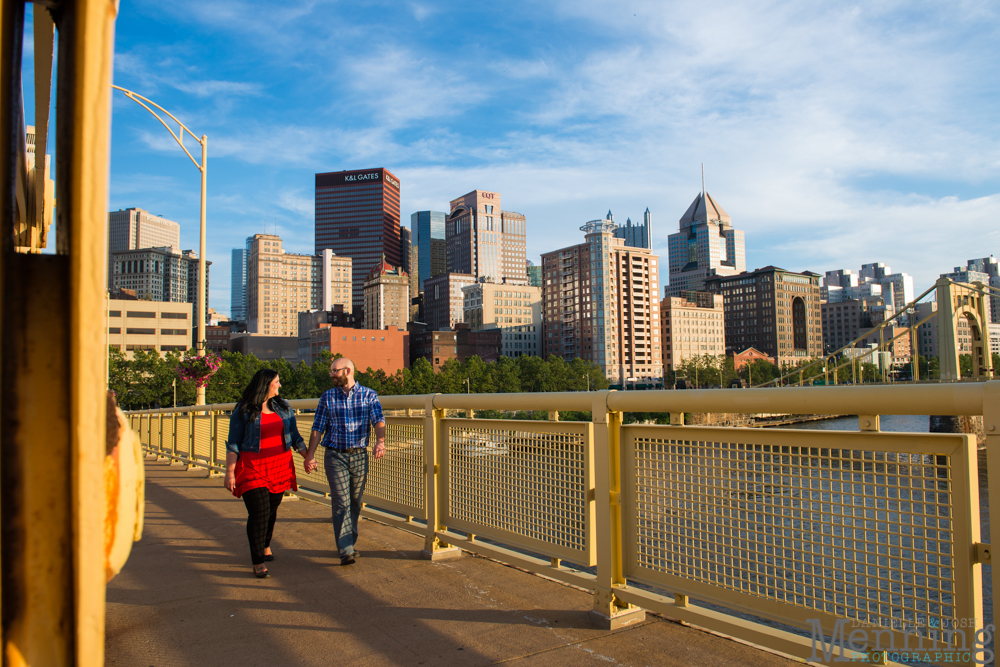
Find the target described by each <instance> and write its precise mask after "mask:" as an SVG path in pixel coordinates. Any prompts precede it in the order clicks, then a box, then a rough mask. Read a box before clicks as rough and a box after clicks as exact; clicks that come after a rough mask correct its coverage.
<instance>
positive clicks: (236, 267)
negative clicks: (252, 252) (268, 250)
mask: <svg viewBox="0 0 1000 667" xmlns="http://www.w3.org/2000/svg"><path fill="white" fill-rule="evenodd" d="M229 301H230V303H229V311H230V317H231V318H232V319H233V320H234V321H237V322H246V321H247V251H246V249H245V248H233V266H232V285H231V287H230V297H229Z"/></svg>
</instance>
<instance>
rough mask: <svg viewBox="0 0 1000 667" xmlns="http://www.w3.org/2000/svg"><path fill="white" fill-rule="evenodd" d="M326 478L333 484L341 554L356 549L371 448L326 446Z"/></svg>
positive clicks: (350, 552) (335, 522) (333, 507)
mask: <svg viewBox="0 0 1000 667" xmlns="http://www.w3.org/2000/svg"><path fill="white" fill-rule="evenodd" d="M323 466H324V468H325V469H326V481H327V482H329V484H330V505H331V509H332V510H333V535H334V537H335V538H336V540H337V550H338V551H339V552H340V557H341V558H343V557H344V556H349V555H351V554H353V553H354V543H355V542H356V541H357V539H358V519H359V518H360V516H361V496H362V494H364V492H365V480H366V479H367V477H368V450H367V448H358V449H348V450H338V449H333V448H331V447H327V448H326V454H325V455H324V457H323Z"/></svg>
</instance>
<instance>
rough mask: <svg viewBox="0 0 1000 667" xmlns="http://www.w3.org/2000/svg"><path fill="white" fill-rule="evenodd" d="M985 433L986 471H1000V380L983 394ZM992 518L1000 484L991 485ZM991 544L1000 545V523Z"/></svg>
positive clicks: (997, 573)
mask: <svg viewBox="0 0 1000 667" xmlns="http://www.w3.org/2000/svg"><path fill="white" fill-rule="evenodd" d="M983 431H984V433H985V434H986V469H987V470H993V471H997V470H1000V380H992V381H990V382H987V383H986V387H985V391H984V392H983ZM988 487H989V488H988V493H989V503H990V516H991V517H994V516H1000V484H989V485H988ZM990 544H991V545H993V544H1000V521H991V522H990ZM991 570H992V572H993V590H1000V589H998V588H997V586H1000V567H998V566H997V565H994V566H993V567H992V568H991Z"/></svg>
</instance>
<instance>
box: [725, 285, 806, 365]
mask: <svg viewBox="0 0 1000 667" xmlns="http://www.w3.org/2000/svg"><path fill="white" fill-rule="evenodd" d="M819 282H820V275H819V274H817V273H811V272H809V271H806V272H804V273H796V272H794V271H786V270H785V269H779V268H778V267H776V266H765V267H764V268H763V269H757V270H756V271H748V272H744V273H740V274H737V275H735V276H712V277H710V278H709V279H708V280H706V282H705V286H706V288H707V290H708V291H709V292H712V293H713V294H721V295H722V297H723V311H724V317H725V322H726V347H727V348H728V351H734V350H745V349H746V348H748V347H755V348H757V349H758V350H760V351H761V352H763V353H764V354H766V355H768V356H772V357H774V358H775V359H777V361H778V365H779V366H781V365H784V364H796V363H798V362H799V361H803V360H805V359H809V358H811V357H820V356H822V355H823V320H822V317H821V315H820V285H819Z"/></svg>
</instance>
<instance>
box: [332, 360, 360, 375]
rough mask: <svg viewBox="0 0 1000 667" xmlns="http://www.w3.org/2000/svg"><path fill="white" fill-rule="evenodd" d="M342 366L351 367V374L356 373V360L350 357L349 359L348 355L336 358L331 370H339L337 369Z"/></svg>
mask: <svg viewBox="0 0 1000 667" xmlns="http://www.w3.org/2000/svg"><path fill="white" fill-rule="evenodd" d="M340 368H350V369H351V374H352V375H353V374H354V362H353V361H351V360H350V359H348V358H347V357H341V358H339V359H334V360H333V363H332V364H330V370H331V371H333V370H337V369H340Z"/></svg>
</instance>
